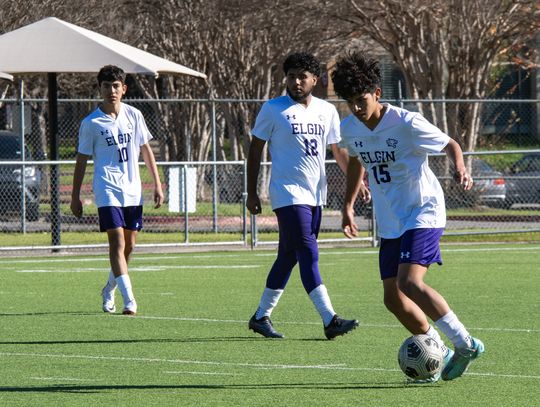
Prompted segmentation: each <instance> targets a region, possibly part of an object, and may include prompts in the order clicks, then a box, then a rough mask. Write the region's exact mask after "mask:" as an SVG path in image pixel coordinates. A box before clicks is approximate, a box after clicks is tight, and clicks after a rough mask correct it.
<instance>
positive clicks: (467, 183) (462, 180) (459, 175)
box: [454, 167, 473, 191]
mask: <svg viewBox="0 0 540 407" xmlns="http://www.w3.org/2000/svg"><path fill="white" fill-rule="evenodd" d="M454 180H455V181H456V182H457V183H458V184H459V185H461V186H463V189H464V190H465V191H469V190H470V189H471V188H472V187H473V179H472V177H471V175H470V174H469V173H468V172H467V170H466V169H465V167H463V168H460V169H458V170H456V172H455V173H454Z"/></svg>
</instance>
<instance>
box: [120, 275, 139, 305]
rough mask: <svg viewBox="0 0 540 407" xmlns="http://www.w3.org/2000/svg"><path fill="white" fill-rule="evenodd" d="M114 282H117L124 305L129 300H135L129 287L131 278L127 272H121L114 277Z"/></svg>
mask: <svg viewBox="0 0 540 407" xmlns="http://www.w3.org/2000/svg"><path fill="white" fill-rule="evenodd" d="M116 283H117V284H118V289H119V290H120V292H121V293H122V298H123V299H124V305H127V303H128V302H130V301H135V296H134V295H133V291H132V289H131V280H130V278H129V275H128V274H122V275H121V276H119V277H116Z"/></svg>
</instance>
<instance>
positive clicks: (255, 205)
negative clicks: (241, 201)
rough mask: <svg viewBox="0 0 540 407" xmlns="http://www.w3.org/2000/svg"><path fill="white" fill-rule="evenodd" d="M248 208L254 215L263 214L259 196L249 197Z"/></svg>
mask: <svg viewBox="0 0 540 407" xmlns="http://www.w3.org/2000/svg"><path fill="white" fill-rule="evenodd" d="M246 208H248V210H249V211H250V212H251V214H252V215H257V214H258V213H261V212H262V207H261V200H260V199H259V196H258V195H249V194H248V197H247V200H246Z"/></svg>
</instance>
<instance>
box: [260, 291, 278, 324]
mask: <svg viewBox="0 0 540 407" xmlns="http://www.w3.org/2000/svg"><path fill="white" fill-rule="evenodd" d="M281 294H283V290H273V289H271V288H268V287H265V289H264V291H263V293H262V296H261V301H260V302H259V308H257V312H256V313H255V319H261V318H262V317H270V315H271V314H272V311H273V310H274V308H275V307H276V305H277V303H278V301H279V298H280V297H281Z"/></svg>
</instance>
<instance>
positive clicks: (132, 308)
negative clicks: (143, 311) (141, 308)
mask: <svg viewBox="0 0 540 407" xmlns="http://www.w3.org/2000/svg"><path fill="white" fill-rule="evenodd" d="M136 313H137V302H136V301H135V300H132V301H130V302H128V303H127V304H126V305H125V307H124V310H123V311H122V314H124V315H135V314H136Z"/></svg>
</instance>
